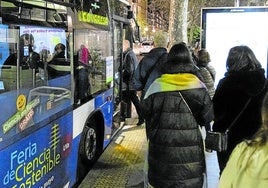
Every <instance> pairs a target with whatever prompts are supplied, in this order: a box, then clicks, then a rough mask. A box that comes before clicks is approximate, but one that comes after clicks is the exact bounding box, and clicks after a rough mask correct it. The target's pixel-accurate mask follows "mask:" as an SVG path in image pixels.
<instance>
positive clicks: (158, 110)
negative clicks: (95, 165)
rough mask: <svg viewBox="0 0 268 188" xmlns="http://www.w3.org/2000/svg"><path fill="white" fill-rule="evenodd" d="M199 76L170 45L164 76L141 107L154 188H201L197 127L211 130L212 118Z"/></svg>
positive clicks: (182, 49)
mask: <svg viewBox="0 0 268 188" xmlns="http://www.w3.org/2000/svg"><path fill="white" fill-rule="evenodd" d="M198 71H199V70H198V68H197V67H196V66H195V65H194V63H193V61H192V59H191V55H190V52H189V50H188V48H187V46H186V45H185V44H184V43H179V44H176V45H174V46H173V47H172V48H171V50H170V52H169V55H168V61H167V63H166V64H165V65H164V67H162V73H163V74H162V76H161V77H160V78H158V79H156V80H155V81H154V82H153V83H152V85H151V86H150V87H149V89H148V91H147V92H146V94H145V97H144V100H143V101H142V103H141V105H142V111H143V114H144V117H145V118H146V121H147V123H146V126H147V135H148V138H149V154H148V165H149V169H148V178H149V183H150V185H152V186H153V187H155V188H157V187H159V188H163V187H165V188H167V187H179V188H184V187H185V188H186V187H187V188H202V186H203V182H204V176H203V175H204V173H205V155H204V146H203V140H202V135H201V132H200V130H199V125H201V126H207V125H209V124H210V122H211V121H212V120H213V118H214V116H213V110H212V109H213V107H212V102H211V99H210V97H209V94H208V92H207V90H206V87H205V86H204V83H203V82H201V81H200V79H198V77H197V74H198ZM184 100H185V101H184ZM188 106H189V108H190V109H189V108H188ZM207 127H209V126H207Z"/></svg>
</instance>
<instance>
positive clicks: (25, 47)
mask: <svg viewBox="0 0 268 188" xmlns="http://www.w3.org/2000/svg"><path fill="white" fill-rule="evenodd" d="M23 56H24V57H28V56H29V46H24V47H23Z"/></svg>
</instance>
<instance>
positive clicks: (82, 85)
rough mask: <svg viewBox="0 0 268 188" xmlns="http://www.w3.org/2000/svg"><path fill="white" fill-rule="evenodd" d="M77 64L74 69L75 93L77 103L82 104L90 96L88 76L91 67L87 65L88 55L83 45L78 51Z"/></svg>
mask: <svg viewBox="0 0 268 188" xmlns="http://www.w3.org/2000/svg"><path fill="white" fill-rule="evenodd" d="M77 53H78V57H77V58H78V62H77V67H76V88H77V89H76V92H77V97H78V100H77V103H84V102H85V100H86V98H87V97H88V96H89V95H90V93H91V91H90V79H89V74H90V71H91V67H90V65H89V60H90V53H89V50H88V49H87V47H86V46H85V45H81V46H80V49H79V50H78V52H77Z"/></svg>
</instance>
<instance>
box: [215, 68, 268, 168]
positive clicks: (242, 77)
mask: <svg viewBox="0 0 268 188" xmlns="http://www.w3.org/2000/svg"><path fill="white" fill-rule="evenodd" d="M265 84H266V79H265V76H264V70H263V69H259V70H256V71H249V72H243V71H241V72H235V73H226V75H225V77H224V78H223V79H221V80H220V82H219V84H218V86H217V88H216V91H215V95H214V98H213V105H214V114H215V120H214V124H213V130H214V131H219V132H225V131H226V129H227V127H228V126H229V125H230V124H231V122H232V121H233V120H234V119H235V117H236V116H237V115H238V114H239V112H240V111H241V110H242V109H243V107H244V106H245V104H246V103H247V101H248V99H249V98H251V101H250V103H249V105H248V106H247V108H246V109H245V111H244V112H243V113H242V114H241V116H240V117H239V119H238V120H237V121H236V123H235V124H234V126H233V127H232V128H231V129H230V131H229V138H228V148H227V151H226V152H223V155H224V156H225V157H224V156H222V157H223V158H225V161H222V162H223V163H226V161H227V160H228V158H229V155H230V154H231V152H232V151H233V149H234V147H235V146H236V145H237V144H238V143H239V142H241V141H243V140H244V139H249V138H250V137H251V136H252V135H253V134H254V133H256V131H257V130H258V129H259V128H260V126H261V124H262V120H261V106H262V101H263V98H264V96H265V93H266V92H267V86H265ZM220 160H221V159H220Z"/></svg>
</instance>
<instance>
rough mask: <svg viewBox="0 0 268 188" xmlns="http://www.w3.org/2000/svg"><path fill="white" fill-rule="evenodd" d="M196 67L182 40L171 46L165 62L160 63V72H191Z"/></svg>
mask: <svg viewBox="0 0 268 188" xmlns="http://www.w3.org/2000/svg"><path fill="white" fill-rule="evenodd" d="M194 69H198V68H197V67H196V65H195V64H194V62H193V60H192V55H191V53H190V50H189V49H188V47H187V45H186V44H185V43H184V42H181V43H178V44H175V45H173V46H172V47H171V49H170V51H169V53H168V56H167V62H166V63H164V64H163V65H162V69H161V73H162V74H176V73H182V72H192V71H193V70H194Z"/></svg>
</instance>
